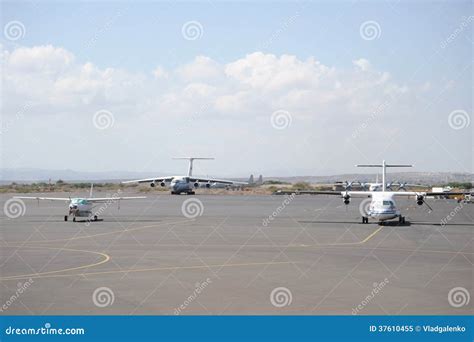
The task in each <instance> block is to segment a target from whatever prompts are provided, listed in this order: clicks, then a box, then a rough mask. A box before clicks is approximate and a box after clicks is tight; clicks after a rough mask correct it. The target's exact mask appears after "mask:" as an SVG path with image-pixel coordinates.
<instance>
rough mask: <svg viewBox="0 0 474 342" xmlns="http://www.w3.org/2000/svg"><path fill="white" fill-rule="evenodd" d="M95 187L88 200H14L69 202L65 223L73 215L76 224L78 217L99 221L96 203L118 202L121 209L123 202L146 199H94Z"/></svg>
mask: <svg viewBox="0 0 474 342" xmlns="http://www.w3.org/2000/svg"><path fill="white" fill-rule="evenodd" d="M93 187H94V185H93V184H92V185H91V190H90V193H89V197H86V198H80V197H76V198H71V197H69V198H66V197H25V196H15V197H14V198H19V199H28V200H30V199H31V200H38V201H40V200H45V201H61V202H69V212H68V214H67V215H65V216H64V221H67V220H68V217H69V216H70V215H72V220H73V222H76V217H87V220H88V221H97V220H98V217H97V215H98V214H99V211H100V210H98V211H96V212H94V211H93V210H94V208H95V207H96V206H95V204H96V203H106V204H107V205H109V204H112V203H114V202H116V201H118V203H119V208H120V201H122V200H134V199H143V198H146V197H144V196H136V197H119V196H112V197H102V198H98V197H97V198H94V197H92V190H93Z"/></svg>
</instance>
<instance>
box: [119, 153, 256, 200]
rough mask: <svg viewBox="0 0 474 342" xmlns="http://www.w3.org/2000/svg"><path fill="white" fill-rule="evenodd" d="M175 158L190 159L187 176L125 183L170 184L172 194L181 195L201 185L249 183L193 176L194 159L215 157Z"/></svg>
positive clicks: (192, 193)
mask: <svg viewBox="0 0 474 342" xmlns="http://www.w3.org/2000/svg"><path fill="white" fill-rule="evenodd" d="M173 159H186V160H189V169H188V175H187V176H166V177H154V178H145V179H136V180H130V181H125V182H122V183H123V184H127V183H150V186H151V187H152V188H153V187H155V186H156V184H159V185H160V186H162V187H165V186H168V187H169V188H170V189H171V194H172V195H179V194H181V193H183V192H184V193H186V194H188V195H194V194H195V192H194V189H195V188H199V187H200V185H204V186H205V187H206V188H211V187H217V184H223V185H227V186H232V185H247V184H248V183H246V182H236V181H231V180H225V179H212V178H204V177H194V176H193V161H194V160H213V159H214V158H196V157H186V158H173Z"/></svg>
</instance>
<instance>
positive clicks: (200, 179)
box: [189, 177, 249, 185]
mask: <svg viewBox="0 0 474 342" xmlns="http://www.w3.org/2000/svg"><path fill="white" fill-rule="evenodd" d="M189 180H190V181H191V182H202V183H208V182H209V183H220V184H236V185H248V184H249V183H247V182H237V181H231V180H226V179H212V178H200V177H190V178H189Z"/></svg>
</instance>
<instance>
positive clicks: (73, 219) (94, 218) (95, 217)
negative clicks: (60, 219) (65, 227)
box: [64, 215, 99, 222]
mask: <svg viewBox="0 0 474 342" xmlns="http://www.w3.org/2000/svg"><path fill="white" fill-rule="evenodd" d="M98 219H99V218H98V217H97V215H94V217H93V218H92V219H91V218H88V219H87V221H88V222H92V221H97V220H98ZM67 220H68V216H67V215H65V216H64V221H66V222H67ZM72 222H76V216H73V217H72Z"/></svg>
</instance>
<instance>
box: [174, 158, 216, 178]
mask: <svg viewBox="0 0 474 342" xmlns="http://www.w3.org/2000/svg"><path fill="white" fill-rule="evenodd" d="M173 159H185V160H189V168H188V177H191V176H192V175H193V161H195V160H213V159H214V158H198V157H178V158H173Z"/></svg>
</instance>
